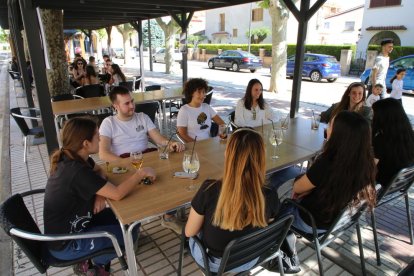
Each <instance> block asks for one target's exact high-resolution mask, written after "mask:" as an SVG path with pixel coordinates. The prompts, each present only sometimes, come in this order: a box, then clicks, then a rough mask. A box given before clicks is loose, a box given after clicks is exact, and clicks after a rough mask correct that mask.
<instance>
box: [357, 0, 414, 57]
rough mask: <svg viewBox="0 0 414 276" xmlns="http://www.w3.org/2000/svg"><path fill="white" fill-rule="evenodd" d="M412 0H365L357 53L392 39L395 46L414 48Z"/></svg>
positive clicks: (413, 3) (413, 10) (413, 9)
mask: <svg viewBox="0 0 414 276" xmlns="http://www.w3.org/2000/svg"><path fill="white" fill-rule="evenodd" d="M413 14H414V1H413V0H365V8H364V18H363V21H362V27H361V35H360V39H359V41H358V51H359V52H366V50H367V49H368V45H371V44H377V45H378V44H380V42H381V40H382V39H384V38H393V39H394V44H395V45H400V46H414V20H413V18H412V16H413Z"/></svg>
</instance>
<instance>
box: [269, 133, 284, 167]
mask: <svg viewBox="0 0 414 276" xmlns="http://www.w3.org/2000/svg"><path fill="white" fill-rule="evenodd" d="M282 141H283V131H282V129H281V128H275V129H272V130H271V131H270V134H269V142H270V144H272V146H273V155H272V159H278V158H279V156H277V155H276V148H277V146H279V145H280V144H282Z"/></svg>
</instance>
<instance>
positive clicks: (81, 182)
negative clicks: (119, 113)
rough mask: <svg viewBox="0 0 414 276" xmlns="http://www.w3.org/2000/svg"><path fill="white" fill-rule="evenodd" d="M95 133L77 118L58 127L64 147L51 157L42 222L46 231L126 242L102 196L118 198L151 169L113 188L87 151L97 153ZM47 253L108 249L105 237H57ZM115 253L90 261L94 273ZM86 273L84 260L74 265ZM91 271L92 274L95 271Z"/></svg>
mask: <svg viewBox="0 0 414 276" xmlns="http://www.w3.org/2000/svg"><path fill="white" fill-rule="evenodd" d="M98 148H99V132H98V127H97V125H96V123H95V122H94V121H93V120H91V119H88V118H82V117H77V118H73V119H71V120H69V121H67V122H66V124H65V126H64V127H63V131H62V148H61V149H59V150H57V151H56V152H55V153H54V154H53V155H52V157H51V164H50V177H49V179H48V181H47V184H46V191H45V200H44V222H45V233H47V234H69V233H81V232H93V231H108V232H110V233H112V234H114V235H115V236H116V238H117V240H118V242H119V244H120V245H121V246H123V245H124V242H123V237H122V231H121V228H120V225H119V222H118V221H117V219H116V218H115V215H114V214H113V213H112V211H111V209H109V208H105V198H109V199H112V200H120V199H122V198H123V197H125V196H126V195H127V194H128V193H129V192H131V191H132V189H133V188H134V187H135V186H136V185H137V184H138V183H139V182H140V181H141V180H142V179H143V178H145V177H149V178H150V179H152V180H154V179H155V173H154V170H153V169H151V168H141V169H140V170H137V171H136V172H135V173H134V174H133V175H131V176H130V177H129V178H127V179H126V180H125V181H124V182H122V183H121V184H119V185H118V186H115V185H113V184H111V183H110V182H108V180H107V178H106V174H105V172H104V171H103V170H102V168H101V167H100V166H97V165H96V164H95V162H94V161H93V160H92V158H90V157H89V155H90V154H94V153H97V152H98ZM48 245H49V250H50V253H51V254H52V255H53V256H54V257H56V258H58V259H61V260H73V259H77V258H79V257H82V256H85V255H88V254H90V253H93V252H95V251H99V250H101V249H103V248H110V247H111V246H112V243H111V241H110V239H108V238H94V239H80V240H71V241H56V242H50V243H49V244H48ZM115 257H116V255H115V253H114V254H106V255H101V256H98V257H96V258H94V259H93V262H94V264H95V269H96V270H97V273H98V274H97V275H109V274H108V269H109V265H110V261H111V259H113V258H115ZM76 269H77V272H86V271H85V270H87V269H88V264H87V262H86V263H85V262H84V263H80V264H78V265H77V266H76ZM94 275H95V274H94Z"/></svg>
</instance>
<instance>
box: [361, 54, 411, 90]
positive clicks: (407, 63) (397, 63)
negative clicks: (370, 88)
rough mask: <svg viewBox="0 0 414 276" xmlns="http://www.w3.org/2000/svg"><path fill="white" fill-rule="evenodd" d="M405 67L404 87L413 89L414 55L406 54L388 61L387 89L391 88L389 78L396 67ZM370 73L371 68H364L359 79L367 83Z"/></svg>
mask: <svg viewBox="0 0 414 276" xmlns="http://www.w3.org/2000/svg"><path fill="white" fill-rule="evenodd" d="M400 68H404V69H406V70H407V71H406V75H405V78H404V89H405V90H413V89H414V55H408V56H404V57H400V58H397V59H395V60H393V61H391V62H390V67H389V68H388V71H387V78H386V79H385V84H386V86H387V89H389V90H391V83H390V79H391V78H392V77H393V76H394V75H395V73H396V72H397V70H398V69H400ZM370 74H371V68H369V69H366V70H365V71H364V72H363V73H362V74H361V77H360V79H361V81H362V82H363V83H365V84H368V81H369V75H370Z"/></svg>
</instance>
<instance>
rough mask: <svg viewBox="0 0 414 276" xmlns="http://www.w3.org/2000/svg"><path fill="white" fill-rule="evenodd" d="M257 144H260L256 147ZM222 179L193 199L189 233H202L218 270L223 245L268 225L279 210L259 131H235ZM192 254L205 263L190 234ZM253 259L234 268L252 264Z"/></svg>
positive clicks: (212, 266)
mask: <svg viewBox="0 0 414 276" xmlns="http://www.w3.org/2000/svg"><path fill="white" fill-rule="evenodd" d="M251 149H255V150H254V151H252V150H251ZM224 156H225V161H224V173H223V178H222V179H221V180H216V181H206V182H204V183H203V185H202V186H201V188H200V189H199V190H198V192H197V194H196V195H195V197H194V198H193V200H192V202H191V210H190V215H189V218H188V221H187V225H186V227H185V235H186V236H187V237H192V236H195V235H199V236H200V238H201V239H202V241H203V243H204V245H205V246H206V247H207V248H208V249H209V251H208V254H209V263H210V264H209V265H210V270H211V271H212V272H217V270H218V267H219V266H220V262H221V258H222V255H223V251H224V249H225V247H226V245H227V244H228V243H229V242H230V241H231V240H233V239H235V238H238V237H241V236H244V235H246V234H248V233H250V232H252V231H254V230H256V229H257V228H262V227H265V226H267V224H268V222H270V221H271V220H272V219H274V218H275V217H276V215H277V214H278V212H279V198H278V195H277V192H276V191H274V190H271V189H269V188H267V187H265V167H266V165H265V156H266V155H265V146H264V142H263V139H262V137H261V135H260V134H259V133H257V132H256V131H254V130H251V129H246V128H241V129H238V130H237V131H236V132H234V133H233V135H231V136H230V138H229V141H228V143H227V147H226V150H225V153H224ZM190 250H191V254H192V255H193V257H194V258H195V260H196V261H197V263H198V264H200V265H203V260H202V255H201V251H200V248H199V247H198V246H197V244H196V243H195V242H194V240H193V239H192V238H190ZM256 262H257V259H256V260H253V261H251V262H249V263H246V264H244V265H242V266H240V267H237V268H235V269H233V270H231V272H241V271H245V270H248V269H250V268H251V267H253V266H254V265H255V264H256Z"/></svg>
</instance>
